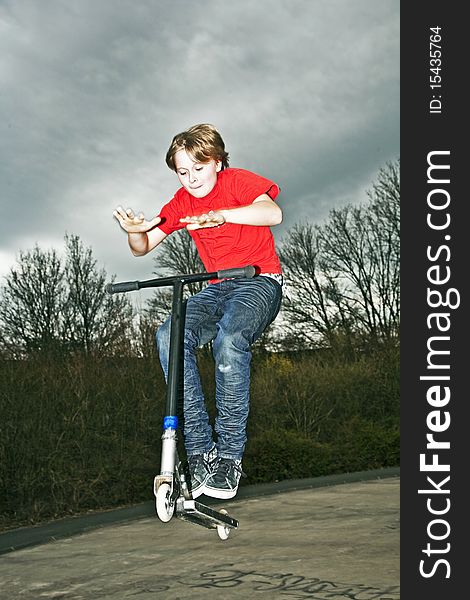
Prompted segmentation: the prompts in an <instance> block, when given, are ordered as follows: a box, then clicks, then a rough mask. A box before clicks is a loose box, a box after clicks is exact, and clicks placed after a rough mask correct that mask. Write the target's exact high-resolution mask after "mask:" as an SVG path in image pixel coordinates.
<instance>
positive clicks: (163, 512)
mask: <svg viewBox="0 0 470 600" xmlns="http://www.w3.org/2000/svg"><path fill="white" fill-rule="evenodd" d="M155 504H156V509H157V515H158V518H159V519H160V521H163V523H168V521H169V520H170V519H171V517H172V516H173V513H174V512H175V503H174V502H172V500H171V486H170V484H169V483H161V484H160V486H159V488H158V491H157V495H156V501H155Z"/></svg>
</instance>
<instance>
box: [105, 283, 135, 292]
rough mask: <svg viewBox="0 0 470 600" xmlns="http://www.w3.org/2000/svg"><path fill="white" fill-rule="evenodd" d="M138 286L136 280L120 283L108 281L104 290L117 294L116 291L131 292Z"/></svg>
mask: <svg viewBox="0 0 470 600" xmlns="http://www.w3.org/2000/svg"><path fill="white" fill-rule="evenodd" d="M139 288H140V286H139V282H138V281H123V282H121V283H108V285H107V286H106V291H107V292H108V294H117V293H118V292H133V291H134V290H138V289H139Z"/></svg>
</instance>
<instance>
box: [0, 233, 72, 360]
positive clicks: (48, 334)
mask: <svg viewBox="0 0 470 600" xmlns="http://www.w3.org/2000/svg"><path fill="white" fill-rule="evenodd" d="M64 302H65V285H64V272H63V268H62V264H61V261H60V258H59V257H58V255H57V253H56V251H55V250H48V251H43V250H41V249H40V248H39V247H38V246H37V245H36V246H35V247H34V249H33V250H28V251H26V252H20V254H19V258H18V261H17V264H16V265H15V266H14V267H12V268H11V269H10V272H9V274H8V275H6V277H5V285H4V286H3V288H2V291H1V304H0V324H1V329H2V336H1V338H2V341H1V343H2V345H3V347H4V348H5V350H6V351H7V352H8V354H10V355H13V356H21V355H24V354H30V353H32V352H37V351H52V350H53V349H55V348H57V347H58V346H60V345H61V342H62V331H63V321H62V311H63V307H64Z"/></svg>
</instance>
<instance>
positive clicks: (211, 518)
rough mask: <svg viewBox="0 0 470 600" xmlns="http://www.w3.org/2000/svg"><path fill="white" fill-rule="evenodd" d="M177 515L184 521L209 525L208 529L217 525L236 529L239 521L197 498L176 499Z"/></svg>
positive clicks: (204, 525)
mask: <svg viewBox="0 0 470 600" xmlns="http://www.w3.org/2000/svg"><path fill="white" fill-rule="evenodd" d="M176 516H177V517H178V518H179V519H182V520H183V521H189V522H191V523H196V524H197V525H202V526H203V527H207V529H216V528H217V526H219V525H222V526H223V527H229V528H230V529H236V528H237V527H238V521H237V520H236V519H232V517H230V516H229V515H227V514H225V513H223V512H219V511H217V510H213V509H212V508H209V506H205V505H204V504H201V503H200V502H196V500H185V499H184V498H178V500H177V501H176Z"/></svg>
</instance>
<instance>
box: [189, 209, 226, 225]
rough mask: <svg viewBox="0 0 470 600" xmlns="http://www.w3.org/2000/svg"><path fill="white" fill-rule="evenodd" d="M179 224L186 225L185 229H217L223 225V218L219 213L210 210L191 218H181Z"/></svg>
mask: <svg viewBox="0 0 470 600" xmlns="http://www.w3.org/2000/svg"><path fill="white" fill-rule="evenodd" d="M180 223H188V225H187V226H186V229H190V230H193V229H205V228H207V227H219V226H220V225H223V224H224V223H225V217H224V215H223V214H222V213H221V212H216V211H213V210H210V211H209V212H208V213H204V214H202V215H196V216H193V217H189V216H188V217H183V218H182V219H180Z"/></svg>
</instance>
